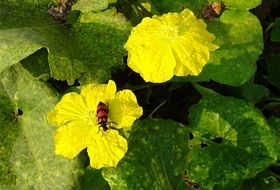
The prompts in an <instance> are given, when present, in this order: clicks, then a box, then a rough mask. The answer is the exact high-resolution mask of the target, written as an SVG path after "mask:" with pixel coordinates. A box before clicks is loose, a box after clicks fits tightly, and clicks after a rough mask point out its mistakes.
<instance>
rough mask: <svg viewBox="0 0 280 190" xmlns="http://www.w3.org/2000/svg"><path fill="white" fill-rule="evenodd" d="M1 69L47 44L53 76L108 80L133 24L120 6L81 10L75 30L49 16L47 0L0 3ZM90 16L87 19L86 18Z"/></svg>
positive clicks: (119, 57)
mask: <svg viewBox="0 0 280 190" xmlns="http://www.w3.org/2000/svg"><path fill="white" fill-rule="evenodd" d="M0 10H3V13H2V14H0V20H1V21H0V49H1V51H0V72H1V71H3V70H4V69H6V68H7V67H9V66H11V65H13V64H16V63H18V62H19V61H20V60H22V59H24V58H25V57H27V56H28V55H30V54H32V53H34V52H35V51H37V50H39V49H41V48H46V49H47V51H48V61H49V65H50V72H51V76H53V77H54V78H55V79H59V80H67V81H68V83H70V84H72V83H74V81H75V80H76V79H80V82H81V83H86V82H91V81H98V82H103V81H106V80H108V79H109V78H110V76H111V69H112V68H118V67H122V66H123V60H122V57H123V55H124V54H125V52H124V49H123V47H122V46H123V44H124V43H125V41H126V39H127V36H128V35H129V32H130V29H131V27H130V24H129V23H128V22H127V21H126V20H125V18H124V17H123V15H122V14H115V13H116V10H115V9H110V10H107V11H103V12H100V13H96V14H94V13H88V14H81V15H80V19H79V20H78V23H77V24H76V25H75V27H74V29H73V28H71V27H70V26H65V25H59V24H57V23H56V22H55V21H54V19H52V18H51V16H50V15H48V1H46V0H45V1H40V2H38V1H34V2H33V1H31V0H24V1H18V2H17V1H11V2H9V1H8V0H5V1H4V2H1V3H0ZM85 20H86V22H85Z"/></svg>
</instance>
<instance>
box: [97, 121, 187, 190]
mask: <svg viewBox="0 0 280 190" xmlns="http://www.w3.org/2000/svg"><path fill="white" fill-rule="evenodd" d="M187 150H188V131H187V130H186V127H185V126H183V125H181V124H179V123H177V122H174V121H171V120H163V119H146V120H143V121H138V122H137V123H136V124H135V125H134V126H133V127H132V131H131V134H130V136H129V139H128V151H127V153H126V155H125V157H124V158H123V159H122V160H121V161H120V163H119V164H118V166H117V167H116V168H106V169H103V172H102V174H103V176H104V177H105V179H106V180H107V181H108V182H109V185H110V186H111V189H112V190H116V189H119V190H123V189H127V190H130V189H131V190H135V189H137V190H140V189H143V190H144V189H153V190H163V189H170V190H171V189H172V190H174V189H178V188H179V186H180V185H182V183H183V179H182V177H183V174H184V170H185V168H184V164H185V163H186V156H187Z"/></svg>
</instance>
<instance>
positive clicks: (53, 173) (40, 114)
mask: <svg viewBox="0 0 280 190" xmlns="http://www.w3.org/2000/svg"><path fill="white" fill-rule="evenodd" d="M0 87H1V88H0V97H1V101H0V109H1V111H0V113H1V119H0V121H1V123H0V124H1V125H0V127H1V131H0V137H1V141H0V147H1V149H0V150H1V157H0V158H1V160H0V165H1V170H0V174H1V175H0V188H1V189H2V188H4V189H7V188H9V189H10V188H14V189H71V188H74V187H75V186H76V187H77V185H78V181H77V178H78V177H79V175H80V174H81V173H82V169H81V165H80V162H79V161H78V160H77V159H76V160H68V159H65V158H62V157H58V156H56V155H55V154H54V145H53V133H54V130H55V128H54V127H52V126H50V125H49V124H48V123H47V119H46V117H47V113H48V112H49V110H50V109H51V107H53V106H54V105H55V103H56V102H57V96H56V95H55V94H54V93H53V91H52V89H50V88H49V86H48V84H46V83H45V82H40V81H37V80H35V79H34V78H33V76H32V75H30V74H29V73H28V71H26V70H25V69H24V68H23V67H22V65H21V64H17V65H15V66H13V67H10V68H9V69H7V70H5V71H3V72H2V73H1V77H0ZM18 109H20V110H21V111H22V115H21V113H20V112H21V111H20V110H18Z"/></svg>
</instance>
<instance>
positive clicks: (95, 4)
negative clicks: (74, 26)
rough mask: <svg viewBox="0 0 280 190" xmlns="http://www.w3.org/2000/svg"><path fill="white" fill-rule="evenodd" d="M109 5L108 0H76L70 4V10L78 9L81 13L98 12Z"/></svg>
mask: <svg viewBox="0 0 280 190" xmlns="http://www.w3.org/2000/svg"><path fill="white" fill-rule="evenodd" d="M108 6H109V0H78V1H77V3H75V4H74V5H73V6H72V10H80V11H81V12H83V13H87V12H91V11H94V12H98V11H102V10H105V9H107V8H108Z"/></svg>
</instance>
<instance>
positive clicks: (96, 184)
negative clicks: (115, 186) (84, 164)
mask: <svg viewBox="0 0 280 190" xmlns="http://www.w3.org/2000/svg"><path fill="white" fill-rule="evenodd" d="M81 186H82V188H81V189H84V190H89V189H90V190H110V186H109V184H108V182H107V181H106V180H105V179H104V178H103V176H102V175H101V170H96V169H93V168H90V167H88V168H87V169H86V170H85V174H84V175H83V177H82V180H81Z"/></svg>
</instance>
